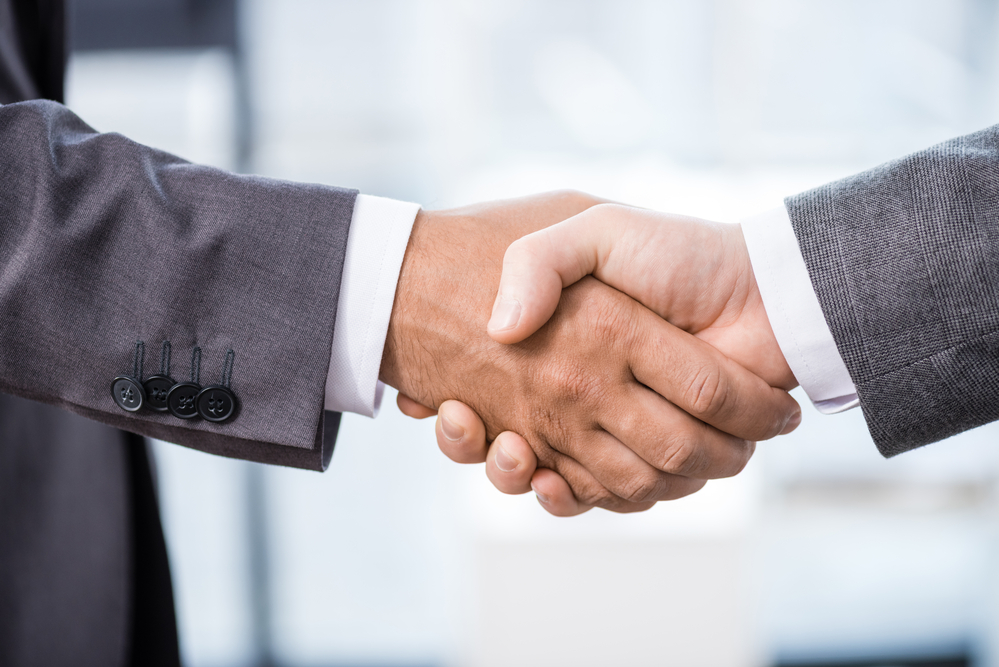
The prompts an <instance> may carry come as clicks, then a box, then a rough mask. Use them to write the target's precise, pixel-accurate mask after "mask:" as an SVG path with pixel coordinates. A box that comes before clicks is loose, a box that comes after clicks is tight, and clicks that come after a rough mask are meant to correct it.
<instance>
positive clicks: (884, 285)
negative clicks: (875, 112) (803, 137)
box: [785, 125, 999, 456]
mask: <svg viewBox="0 0 999 667" xmlns="http://www.w3.org/2000/svg"><path fill="white" fill-rule="evenodd" d="M785 205H786V207H787V211H788V213H789V215H790V218H791V222H792V224H793V226H794V231H795V234H796V235H797V238H798V243H799V246H800V247H801V251H802V253H803V255H804V258H805V264H806V265H807V267H808V271H809V274H810V275H811V279H812V285H813V287H814V288H815V291H816V294H817V295H818V298H819V302H820V304H821V305H822V310H823V313H824V314H825V318H826V321H827V322H828V323H829V327H830V329H831V330H832V334H833V338H834V339H835V341H836V345H837V347H838V348H839V351H840V353H841V354H842V356H843V360H844V361H845V362H846V367H847V369H848V370H849V371H850V376H851V378H852V379H853V382H854V384H855V385H856V387H857V393H858V395H859V397H860V404H861V406H862V408H863V411H864V416H865V417H866V419H867V424H868V426H869V428H870V431H871V435H872V436H873V438H874V441H875V443H876V444H877V446H878V449H879V450H880V451H881V452H882V453H883V454H884V455H885V456H893V455H895V454H899V453H901V452H904V451H907V450H910V449H913V448H915V447H919V446H921V445H925V444H928V443H930V442H934V441H937V440H941V439H943V438H946V437H948V436H951V435H954V434H956V433H959V432H961V431H965V430H967V429H970V428H974V427H976V426H980V425H982V424H985V423H987V422H991V421H994V420H996V419H999V125H997V126H995V127H992V128H989V129H987V130H983V131H981V132H978V133H976V134H971V135H968V136H966V137H961V138H958V139H954V140H951V141H948V142H946V143H943V144H940V145H938V146H934V147H933V148H930V149H928V150H925V151H922V152H919V153H916V154H914V155H910V156H908V157H905V158H902V159H900V160H896V161H894V162H890V163H888V164H885V165H882V166H880V167H877V168H875V169H872V170H870V171H867V172H864V173H862V174H858V175H856V176H853V177H851V178H847V179H844V180H842V181H837V182H835V183H831V184H829V185H825V186H823V187H820V188H818V189H815V190H812V191H810V192H806V193H803V194H800V195H797V196H795V197H790V198H788V199H787V200H786V201H785Z"/></svg>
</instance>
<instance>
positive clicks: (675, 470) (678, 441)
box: [658, 436, 705, 477]
mask: <svg viewBox="0 0 999 667" xmlns="http://www.w3.org/2000/svg"><path fill="white" fill-rule="evenodd" d="M704 464H705V456H704V454H703V453H702V452H701V448H700V447H698V446H697V443H695V442H694V441H693V440H691V439H690V438H689V437H686V436H681V437H678V438H675V439H674V440H673V442H672V443H671V444H670V445H669V446H668V447H666V449H665V451H664V453H663V458H662V461H661V462H660V464H659V466H658V468H659V469H660V470H662V471H663V472H667V473H670V474H671V475H679V476H681V477H693V476H694V475H695V474H696V473H699V472H701V471H702V470H703V469H704Z"/></svg>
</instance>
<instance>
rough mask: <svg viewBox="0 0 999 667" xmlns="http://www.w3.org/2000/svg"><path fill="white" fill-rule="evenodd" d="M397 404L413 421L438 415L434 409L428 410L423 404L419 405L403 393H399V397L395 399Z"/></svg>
mask: <svg viewBox="0 0 999 667" xmlns="http://www.w3.org/2000/svg"><path fill="white" fill-rule="evenodd" d="M395 402H396V405H398V406H399V411H400V412H401V413H402V414H404V415H406V416H407V417H412V418H413V419H426V418H427V417H433V416H434V415H436V414H437V411H436V410H434V409H433V408H428V407H427V406H425V405H423V404H422V403H417V402H416V401H414V400H413V399H411V398H410V397H409V396H406V394H404V393H402V392H399V395H398V396H396V397H395Z"/></svg>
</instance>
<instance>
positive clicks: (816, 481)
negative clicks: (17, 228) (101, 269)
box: [68, 0, 999, 667]
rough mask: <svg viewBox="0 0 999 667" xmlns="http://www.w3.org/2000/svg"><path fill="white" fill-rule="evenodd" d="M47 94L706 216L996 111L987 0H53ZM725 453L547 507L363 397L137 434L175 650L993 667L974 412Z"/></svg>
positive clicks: (146, 137)
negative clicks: (647, 504) (924, 436)
mask: <svg viewBox="0 0 999 667" xmlns="http://www.w3.org/2000/svg"><path fill="white" fill-rule="evenodd" d="M73 2H74V4H73V5H72V12H71V14H72V35H73V40H74V47H75V48H74V52H73V55H72V59H71V66H70V76H69V87H68V103H69V106H70V107H72V108H73V109H74V110H76V111H77V112H78V113H79V114H80V115H81V116H82V117H83V118H84V119H85V120H87V121H88V122H89V123H91V124H92V125H93V126H95V127H96V128H98V129H99V130H102V131H119V132H122V133H124V134H126V135H128V136H130V137H132V138H134V139H136V140H139V141H142V142H145V143H148V144H151V145H153V146H157V147H160V148H163V149H166V150H169V151H172V152H175V153H177V154H179V155H181V156H183V157H186V158H188V159H190V160H193V161H198V162H204V163H208V164H213V165H217V166H221V167H224V168H229V169H237V170H240V171H246V172H254V173H259V174H264V175H267V176H274V177H280V178H288V179H295V180H304V181H314V182H323V183H329V184H334V185H340V186H346V187H355V188H359V189H360V190H361V191H362V192H365V193H368V194H375V195H383V196H388V197H394V198H400V199H406V200H411V201H417V202H420V203H421V204H423V205H424V206H425V207H427V208H442V207H449V206H454V205H459V204H465V203H470V202H473V201H476V200H481V199H484V198H496V197H504V196H511V195H518V194H525V193H529V192H536V191H541V190H546V189H551V188H559V187H573V188H579V189H583V190H588V191H591V192H594V193H596V194H599V195H602V196H605V197H611V198H615V199H619V200H622V201H626V202H630V203H634V204H638V205H643V206H648V207H653V208H657V209H663V210H669V211H675V212H682V213H689V214H694V215H698V216H701V217H707V218H713V219H718V220H726V221H738V220H739V219H740V218H742V217H744V216H748V215H751V214H753V213H756V212H759V211H761V210H765V209H769V208H772V207H775V206H779V205H780V204H781V200H782V198H783V197H784V196H786V195H790V194H794V193H796V192H799V191H801V190H804V189H807V188H809V187H812V186H815V185H819V184H822V183H824V182H826V181H829V180H831V179H834V178H838V177H842V176H845V175H848V174H851V173H854V172H856V171H858V170H860V169H863V168H866V167H870V166H873V165H875V164H877V163H879V162H882V161H884V160H887V159H891V158H893V157H896V156H899V155H901V154H904V153H906V152H910V151H913V150H916V149H919V148H922V147H925V146H927V145H929V144H931V143H933V142H936V141H940V140H943V139H947V138H949V137H952V136H955V135H958V134H961V133H966V132H970V131H973V130H976V129H980V128H982V127H985V126H987V125H991V124H994V123H996V122H999V39H997V37H999V1H997V0H809V1H804V0H801V1H794V0H701V1H694V0H242V1H240V0H73ZM797 397H798V399H799V401H801V402H802V403H803V405H806V410H805V419H804V423H803V425H802V426H801V428H799V429H798V431H797V432H795V433H794V434H793V435H791V436H788V437H784V438H780V439H778V440H776V441H771V442H767V443H762V444H761V445H760V446H759V448H758V450H757V454H756V456H755V458H754V460H753V461H752V462H751V463H750V465H749V467H748V468H747V469H746V471H745V472H744V473H743V474H742V475H740V476H739V477H737V478H735V479H731V480H724V481H718V482H712V483H710V484H709V485H708V486H707V487H706V489H705V490H704V491H702V492H701V493H698V494H696V495H695V496H693V497H691V498H688V499H684V500H681V501H677V502H673V503H668V504H661V505H660V506H658V507H656V508H654V509H653V510H651V511H649V512H647V513H644V514H640V515H630V516H618V515H611V514H608V513H604V512H601V511H599V510H598V511H593V512H590V513H589V514H587V515H584V516H582V517H579V518H574V519H555V518H552V517H550V516H548V515H547V514H546V513H545V512H544V511H543V510H542V509H541V508H540V507H539V506H538V504H537V502H536V501H535V499H534V498H533V497H529V496H519V497H508V496H503V495H501V494H500V493H499V492H497V491H495V490H494V489H493V488H492V486H491V485H490V484H489V483H488V482H487V480H486V478H485V475H484V474H483V470H482V468H481V466H468V467H462V466H458V465H455V464H453V463H451V462H449V461H447V460H446V459H445V458H444V456H443V455H442V454H440V452H439V451H438V450H437V448H436V446H435V443H434V437H433V426H432V424H431V423H428V422H415V421H411V420H408V419H406V418H405V417H403V416H402V415H401V414H399V412H398V411H397V409H396V408H395V405H394V394H392V393H391V392H389V393H388V394H387V396H386V400H385V406H384V409H383V410H382V414H381V415H380V416H379V417H378V418H377V419H375V420H370V419H366V418H362V417H357V416H352V415H347V416H346V417H345V418H344V422H343V427H342V429H341V432H340V437H339V440H338V442H337V446H336V452H335V455H334V457H333V463H332V465H331V467H330V470H329V471H328V472H327V473H325V474H317V473H310V472H302V471H295V470H284V469H278V468H265V467H262V466H255V465H250V464H246V463H243V462H238V461H230V460H226V459H221V458H215V457H211V456H208V455H205V454H201V453H197V452H193V451H188V450H185V449H183V448H181V447H177V446H174V445H168V444H165V443H158V444H157V447H156V454H157V459H158V466H159V472H160V493H161V498H162V504H163V513H164V519H165V525H166V530H167V539H168V545H169V550H170V555H171V559H172V567H173V574H174V578H175V579H174V581H175V586H176V596H177V602H178V615H179V624H180V631H181V643H182V652H183V656H184V659H185V661H186V664H187V665H188V666H189V667H241V666H247V667H249V666H264V665H280V666H287V667H297V666H303V667H304V666H317V667H318V666H324V667H346V666H348V665H350V666H358V667H361V666H367V667H376V666H378V667H417V666H426V667H431V666H434V667H438V666H439V667H450V666H456V667H457V666H466V665H467V666H469V667H478V666H483V667H485V666H493V665H495V666H510V665H518V666H521V665H523V666H533V665H539V666H540V665H545V666H562V665H566V666H568V665H572V666H574V667H576V666H580V667H585V666H590V665H593V666H598V665H599V666H604V665H629V666H630V665H636V666H639V665H671V666H672V665H676V666H680V667H699V666H705V667H764V666H780V667H790V666H792V665H795V666H797V665H854V666H861V665H869V666H874V665H879V666H889V665H894V666H897V667H900V666H906V665H923V666H930V665H937V666H944V665H947V666H952V667H957V666H963V665H974V666H976V667H987V666H988V667H995V666H999V495H997V493H996V491H997V479H999V447H997V444H999V442H997V440H999V430H997V428H995V427H985V428H982V429H978V430H976V431H973V432H971V433H968V434H965V435H962V436H960V437H957V438H953V439H951V440H948V441H946V442H944V443H940V444H937V445H933V446H931V447H928V448H925V449H923V450H919V451H916V452H913V453H909V454H906V455H903V456H901V457H899V458H897V459H894V460H891V461H886V460H884V459H882V458H881V457H880V455H879V454H878V453H877V451H876V450H875V448H874V445H873V444H872V442H871V439H870V437H869V436H868V434H867V431H866V428H865V426H864V421H863V417H862V415H861V414H860V412H859V411H852V412H849V413H846V414H843V415H838V416H822V415H819V414H817V413H815V412H814V411H813V410H811V409H810V408H809V407H807V399H806V398H805V397H804V395H803V394H798V395H797Z"/></svg>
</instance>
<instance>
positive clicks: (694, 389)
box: [684, 364, 729, 419]
mask: <svg viewBox="0 0 999 667" xmlns="http://www.w3.org/2000/svg"><path fill="white" fill-rule="evenodd" d="M684 396H685V398H686V401H687V405H688V406H689V409H690V412H691V413H692V414H694V415H696V416H698V417H702V418H707V419H712V418H714V417H717V416H719V415H720V414H722V413H723V412H724V411H725V409H726V408H727V407H728V402H729V390H728V384H727V383H725V382H723V381H722V374H721V369H720V368H719V367H718V366H717V365H716V364H707V365H701V366H698V368H697V369H696V370H695V371H694V373H693V374H692V376H691V379H690V381H689V382H688V384H687V388H686V392H685V394H684Z"/></svg>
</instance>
